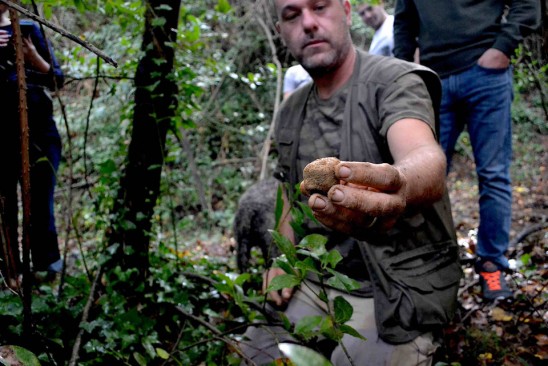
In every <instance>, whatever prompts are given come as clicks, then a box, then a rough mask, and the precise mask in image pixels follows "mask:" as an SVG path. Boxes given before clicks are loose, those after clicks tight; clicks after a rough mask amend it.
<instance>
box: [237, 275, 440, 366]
mask: <svg viewBox="0 0 548 366" xmlns="http://www.w3.org/2000/svg"><path fill="white" fill-rule="evenodd" d="M318 292H319V287H318V286H317V285H315V284H313V283H311V282H306V285H304V284H303V285H301V287H300V288H299V289H297V290H296V291H295V294H294V295H293V298H292V299H291V301H290V302H289V305H288V307H287V309H286V310H285V312H284V313H285V315H286V316H287V317H288V318H289V320H290V321H291V322H293V323H296V322H298V320H299V319H301V318H302V317H303V316H308V315H326V314H327V313H326V306H325V303H324V302H322V301H320V299H319V298H318V297H317V296H316V295H315V293H318ZM327 296H328V298H329V299H330V301H333V299H334V298H335V297H336V296H344V298H345V299H346V300H347V301H348V302H349V303H350V304H351V305H352V307H353V309H354V312H353V315H352V318H351V319H350V321H348V322H347V323H346V324H348V325H350V326H351V327H353V328H354V329H356V330H357V331H358V332H359V333H360V334H361V335H362V336H363V337H365V338H366V340H365V341H364V340H361V339H359V338H356V337H353V336H350V335H348V334H345V335H344V337H343V340H342V343H343V344H344V346H345V348H346V350H347V351H348V355H347V354H346V353H345V352H344V351H343V348H342V347H341V346H340V345H336V346H335V348H334V349H333V351H332V352H331V356H330V361H331V363H333V365H335V366H342V365H345V366H346V365H352V364H353V365H355V366H377V365H378V366H381V365H382V366H414V365H421V366H430V365H431V364H432V358H433V355H434V353H435V351H436V349H437V348H438V347H439V344H438V343H436V342H435V341H434V339H433V336H432V334H431V333H425V334H422V335H420V336H419V337H417V338H415V339H414V340H413V341H411V342H409V343H404V344H397V345H393V344H389V343H386V342H384V341H383V340H381V339H380V338H379V336H378V333H377V326H376V324H375V308H374V303H373V299H368V298H363V297H357V296H352V295H349V294H346V293H343V292H340V291H337V290H334V289H327ZM283 342H293V343H294V342H295V340H294V339H293V338H292V337H291V336H290V335H289V333H288V332H287V331H285V330H284V329H283V328H282V327H279V326H269V327H265V326H260V327H249V328H248V330H247V331H246V333H245V335H244V340H242V342H241V348H242V351H243V352H244V354H245V355H246V356H247V357H248V358H249V359H251V360H252V361H253V362H254V363H255V364H256V365H263V364H267V363H270V362H272V361H274V360H276V359H278V358H283V357H284V356H283V355H282V354H281V353H280V351H279V349H278V344H279V343H283ZM327 344H328V342H327V343H326V347H321V349H322V350H324V349H326V348H329V346H327ZM324 353H325V352H324ZM349 357H350V359H352V362H350V361H349ZM248 364H250V362H249V361H246V360H244V361H242V365H248Z"/></svg>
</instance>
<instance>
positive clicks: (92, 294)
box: [69, 267, 103, 366]
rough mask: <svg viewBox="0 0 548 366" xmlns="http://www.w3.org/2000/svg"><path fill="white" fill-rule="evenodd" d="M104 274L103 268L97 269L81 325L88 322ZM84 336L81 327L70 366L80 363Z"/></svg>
mask: <svg viewBox="0 0 548 366" xmlns="http://www.w3.org/2000/svg"><path fill="white" fill-rule="evenodd" d="M102 273H103V268H102V267H99V268H98V269H97V274H96V275H95V279H94V281H93V283H92V285H91V289H90V290H89V296H88V301H87V303H86V306H85V307H84V311H83V313H82V320H81V321H80V324H83V323H85V322H87V320H88V317H89V310H90V309H91V304H93V299H94V298H95V289H96V288H97V284H98V283H99V280H100V279H101V275H102ZM82 334H84V329H83V328H82V327H80V330H79V331H78V335H77V336H76V340H75V341H74V347H72V355H71V356H70V361H69V366H75V365H76V363H77V362H78V358H79V353H80V345H81V343H82Z"/></svg>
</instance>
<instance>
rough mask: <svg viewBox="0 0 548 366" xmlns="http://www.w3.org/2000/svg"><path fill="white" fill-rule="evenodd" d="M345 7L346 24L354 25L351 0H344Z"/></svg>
mask: <svg viewBox="0 0 548 366" xmlns="http://www.w3.org/2000/svg"><path fill="white" fill-rule="evenodd" d="M343 7H344V12H345V13H346V24H348V25H352V4H350V1H348V0H344V3H343Z"/></svg>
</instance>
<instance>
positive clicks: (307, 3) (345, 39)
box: [275, 0, 352, 74]
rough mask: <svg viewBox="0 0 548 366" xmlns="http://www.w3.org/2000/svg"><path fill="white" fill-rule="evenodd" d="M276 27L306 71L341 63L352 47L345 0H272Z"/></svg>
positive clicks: (322, 69) (347, 4) (313, 71)
mask: <svg viewBox="0 0 548 366" xmlns="http://www.w3.org/2000/svg"><path fill="white" fill-rule="evenodd" d="M275 2H276V12H277V14H278V19H279V20H278V22H277V23H276V28H277V30H278V32H279V33H280V35H281V37H282V39H283V40H284V41H285V44H286V46H287V48H288V49H289V51H290V52H291V54H292V55H293V56H294V57H295V58H296V59H297V61H299V63H300V64H301V65H302V66H303V67H304V68H305V69H307V70H308V72H309V73H311V74H314V73H319V72H324V71H326V70H330V69H333V68H335V67H337V66H338V65H340V64H341V63H342V61H344V59H345V58H346V56H347V55H348V53H349V52H350V50H351V49H352V40H351V38H350V32H349V27H350V25H351V17H350V10H351V6H350V3H349V2H348V0H275Z"/></svg>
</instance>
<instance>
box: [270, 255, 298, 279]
mask: <svg viewBox="0 0 548 366" xmlns="http://www.w3.org/2000/svg"><path fill="white" fill-rule="evenodd" d="M275 263H276V266H277V267H279V268H281V269H283V270H284V272H285V273H289V274H294V275H296V272H295V269H293V267H291V265H290V264H289V263H287V258H286V257H285V256H284V257H278V258H277V259H276V262H275Z"/></svg>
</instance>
